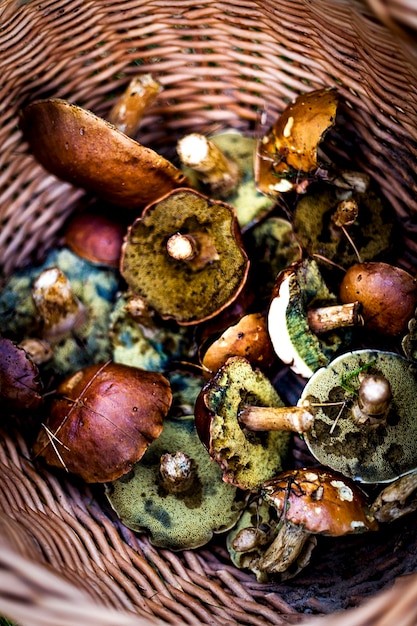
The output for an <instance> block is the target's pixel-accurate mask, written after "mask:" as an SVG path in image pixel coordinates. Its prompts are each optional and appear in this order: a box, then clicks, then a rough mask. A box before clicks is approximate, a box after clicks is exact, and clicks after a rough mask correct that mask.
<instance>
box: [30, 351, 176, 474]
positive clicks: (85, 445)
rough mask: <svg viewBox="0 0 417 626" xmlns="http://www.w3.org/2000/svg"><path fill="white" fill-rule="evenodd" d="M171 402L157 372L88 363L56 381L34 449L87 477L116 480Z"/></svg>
mask: <svg viewBox="0 0 417 626" xmlns="http://www.w3.org/2000/svg"><path fill="white" fill-rule="evenodd" d="M171 402H172V393H171V389H170V385H169V382H168V381H167V380H166V379H165V378H164V377H163V376H162V375H161V374H159V373H157V372H150V371H146V370H141V369H139V368H135V367H131V366H128V365H122V364H120V363H112V362H108V363H105V364H104V365H103V364H96V365H91V366H88V367H86V368H84V369H82V370H79V371H78V372H76V373H74V374H72V375H71V376H69V377H68V378H66V379H65V380H64V381H63V382H62V383H61V384H60V385H59V387H58V389H57V392H56V397H55V398H54V400H53V401H52V405H51V409H50V414H49V418H48V420H47V423H46V425H45V427H44V428H43V429H42V430H41V431H40V433H39V435H38V438H37V440H36V442H35V444H34V447H33V452H34V454H35V455H36V456H40V457H42V458H44V460H45V461H46V463H47V464H49V465H52V466H55V467H64V468H66V469H67V471H69V472H71V473H74V474H77V475H78V476H81V478H83V479H84V480H85V481H86V482H90V483H92V482H108V481H111V480H116V478H119V477H120V476H122V475H123V474H125V473H127V472H128V471H130V470H131V469H132V467H133V464H134V463H136V461H138V460H139V459H140V458H141V457H142V456H143V454H144V453H145V451H146V449H147V447H148V445H149V444H150V443H151V442H152V441H153V440H154V439H156V438H157V437H158V436H159V435H160V433H161V431H162V427H163V420H164V417H165V416H166V414H167V413H168V410H169V408H170V406H171ZM48 435H49V436H48Z"/></svg>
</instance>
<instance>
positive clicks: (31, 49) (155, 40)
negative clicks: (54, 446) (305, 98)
mask: <svg viewBox="0 0 417 626" xmlns="http://www.w3.org/2000/svg"><path fill="white" fill-rule="evenodd" d="M0 26H1V27H0V65H1V76H2V79H1V81H0V89H1V100H0V102H1V105H0V115H1V123H0V137H1V143H0V145H1V168H0V216H1V230H0V247H1V251H2V265H3V272H4V275H5V276H7V275H9V274H10V273H12V272H13V270H14V269H15V268H17V267H20V266H22V265H24V264H25V263H27V262H28V261H31V260H34V259H36V258H39V257H40V256H41V255H42V254H43V253H44V251H45V250H47V249H48V247H50V246H51V245H52V244H53V243H54V242H55V241H56V239H57V237H58V235H59V231H60V229H61V227H62V225H63V224H64V222H65V220H66V219H67V218H68V216H69V215H70V214H71V213H72V212H73V211H74V210H75V209H76V208H78V207H79V206H80V203H82V202H84V199H85V198H84V193H83V192H82V191H81V190H79V189H75V188H73V187H71V186H70V185H69V184H66V183H63V182H61V181H58V180H57V179H56V178H54V177H53V176H52V175H49V174H47V173H46V172H45V171H44V170H43V169H42V168H41V167H40V166H39V165H38V164H37V163H36V162H35V161H34V159H33V158H32V157H31V155H30V153H29V151H28V149H27V146H26V144H25V143H24V142H23V141H22V137H21V134H20V131H19V128H18V117H17V116H18V111H19V109H20V108H21V107H22V106H23V105H24V104H25V103H27V102H29V101H32V100H34V99H36V98H41V97H47V96H56V97H62V98H66V99H68V100H71V101H73V102H76V103H77V104H80V105H82V106H85V107H87V108H89V109H92V110H93V111H95V112H96V113H97V114H99V115H102V116H103V117H105V116H106V113H107V112H108V110H109V107H110V102H111V97H112V96H114V95H115V94H117V93H119V92H121V91H122V90H123V88H124V87H125V86H126V84H127V82H128V81H129V79H130V78H131V77H133V76H134V75H135V74H136V73H137V72H138V69H139V70H140V71H141V72H142V71H143V72H152V73H153V74H154V75H156V76H157V77H158V79H159V80H160V82H161V83H162V85H163V87H164V89H163V91H162V92H161V94H160V95H159V96H158V99H157V101H156V102H155V104H154V105H153V106H152V107H151V109H150V110H149V111H148V113H147V115H146V118H145V119H144V121H143V124H142V127H141V130H140V141H141V142H142V143H144V144H145V145H151V146H153V147H155V148H156V149H158V148H160V149H163V150H167V151H168V152H167V153H168V154H169V150H170V147H171V148H172V146H175V142H176V140H177V139H178V137H179V136H180V135H181V134H182V133H183V132H184V131H189V130H200V131H202V132H212V131H215V130H218V129H221V128H225V127H228V128H230V127H233V128H238V129H243V130H245V131H246V132H251V133H253V132H256V124H257V119H258V115H259V111H261V110H263V109H265V108H266V110H267V111H268V112H269V113H270V115H271V116H272V117H273V116H274V115H275V114H277V113H278V112H279V111H281V110H282V109H283V108H284V107H285V105H286V104H287V103H288V102H289V101H290V100H292V99H293V98H294V97H295V96H296V95H297V94H298V93H300V92H305V91H309V90H312V89H316V88H320V87H323V86H335V87H337V89H338V91H339V93H340V94H341V98H342V103H343V104H342V106H343V111H344V115H345V118H346V128H347V129H348V133H347V136H348V137H349V141H348V142H347V141H346V140H345V142H344V140H343V139H341V143H340V145H339V146H337V150H338V151H339V152H340V154H341V155H344V156H348V157H352V158H353V160H354V162H355V163H356V164H357V165H358V166H360V167H361V168H363V169H364V170H365V171H367V172H369V173H370V174H371V176H372V177H373V178H374V179H375V181H376V182H377V183H378V184H379V185H380V187H381V189H382V192H383V193H384V195H385V196H386V198H387V200H388V201H389V202H390V203H391V205H392V206H393V207H394V209H395V211H396V212H397V215H398V218H399V222H400V225H401V228H402V235H401V236H402V237H403V240H404V243H403V246H402V248H401V249H402V250H403V255H402V257H401V258H400V259H398V261H399V262H400V263H401V264H402V265H403V266H404V267H410V268H411V267H415V259H416V253H417V235H416V226H417V222H416V215H417V199H416V189H417V161H416V153H417V95H416V89H415V85H416V77H417V60H416V57H415V53H414V48H413V37H414V36H415V32H416V27H417V13H416V9H415V5H414V3H413V2H412V0H408V2H407V1H406V0H369V4H368V5H367V4H364V3H363V2H361V1H360V0H314V2H312V1H311V0H241V1H240V2H234V1H233V0H230V1H229V0H225V1H224V2H221V1H220V2H219V1H217V0H216V1H214V0H206V1H205V2H202V3H197V4H196V3H195V1H194V0H176V2H168V1H167V0H139V1H138V0H127V1H117V0H116V1H115V0H112V1H111V2H110V0H42V1H39V2H34V1H32V0H3V1H2V2H0ZM345 137H346V135H345ZM167 138H168V139H167ZM0 472H1V480H0V502H1V512H0V527H1V532H0V548H1V549H0V614H1V615H5V616H7V617H9V618H10V619H13V620H15V621H16V622H18V623H19V624H20V625H21V626H24V625H27V626H47V625H51V626H76V624H79V623H80V622H84V623H88V624H90V625H91V626H105V625H106V624H118V626H130V625H131V626H151V625H152V624H154V625H155V624H173V625H175V626H180V625H182V624H191V625H192V624H207V625H213V626H214V625H216V624H219V625H222V626H227V625H230V626H231V625H233V624H253V625H254V626H262V625H266V624H287V623H290V624H293V623H297V624H299V623H301V624H306V625H307V624H309V625H313V624H316V623H317V622H318V623H320V624H323V625H324V624H332V625H337V626H344V625H346V626H347V625H352V624H355V626H361V625H362V626H365V625H367V626H371V625H372V626H376V625H378V626H391V625H392V624H398V625H400V624H401V626H406V625H410V626H411V625H412V624H416V623H417V574H413V573H412V572H413V571H415V570H417V537H416V533H415V530H414V529H415V522H416V517H415V516H414V515H411V516H409V517H408V518H407V519H405V521H404V520H402V521H401V523H398V524H397V523H394V524H392V525H390V528H389V529H388V530H383V531H381V532H380V533H376V534H375V536H372V537H369V536H367V537H366V539H365V538H364V536H362V535H361V536H355V537H351V538H347V539H344V540H342V541H340V542H337V545H335V542H332V541H331V540H329V541H326V540H324V541H323V543H322V544H321V549H320V550H319V551H318V552H317V556H314V559H313V561H314V562H313V563H312V565H311V567H309V568H307V570H306V571H305V573H301V574H300V575H299V576H298V577H297V578H295V579H294V580H293V581H287V582H285V583H282V584H268V585H266V584H260V583H257V582H256V581H255V580H254V578H253V576H251V575H250V574H248V573H246V572H242V571H238V570H236V568H234V567H232V566H231V564H230V562H229V561H228V558H227V555H226V554H225V550H224V547H222V544H221V542H215V541H213V542H212V543H210V544H209V545H208V546H205V547H204V548H201V549H199V550H195V551H187V552H184V553H172V552H169V551H168V550H160V549H156V548H155V547H153V546H152V545H151V544H150V543H149V541H148V540H147V539H146V538H145V537H144V536H141V535H135V534H134V533H133V532H131V531H129V530H127V529H126V528H125V527H123V526H122V525H121V524H120V523H119V522H118V521H117V520H116V519H114V516H113V515H112V514H111V513H110V512H109V511H108V510H107V509H106V507H105V506H101V502H100V498H98V497H97V495H96V494H95V493H93V492H92V491H90V489H88V488H87V487H85V486H84V485H81V484H79V482H78V481H75V480H70V479H69V478H68V479H66V478H65V477H62V476H58V475H57V474H54V473H49V472H48V471H45V470H43V469H41V468H39V467H35V466H34V465H33V463H32V462H31V460H30V454H29V452H28V450H27V447H26V444H25V442H24V440H23V439H22V438H20V437H18V436H13V437H11V436H10V435H6V434H5V435H4V436H3V437H2V441H1V447H0ZM311 614H316V616H314V615H311ZM325 614H329V615H328V616H327V617H326V616H325Z"/></svg>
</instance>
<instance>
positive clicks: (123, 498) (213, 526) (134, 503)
mask: <svg viewBox="0 0 417 626" xmlns="http://www.w3.org/2000/svg"><path fill="white" fill-rule="evenodd" d="M178 451H181V452H185V453H186V454H188V456H189V457H190V458H191V459H192V460H193V466H194V469H195V472H196V475H195V480H194V482H193V484H192V486H191V488H190V489H187V491H186V492H185V493H183V494H181V493H179V494H178V493H177V494H175V493H169V492H168V491H167V490H166V488H165V487H164V486H163V484H162V481H161V477H160V472H159V467H160V458H161V455H163V454H165V453H170V454H175V453H176V452H178ZM107 497H108V499H109V501H110V503H111V505H112V506H113V508H114V509H115V511H116V513H117V514H118V516H119V517H120V519H121V520H122V522H123V523H124V524H125V525H126V526H128V527H129V528H132V529H133V530H135V531H138V532H145V533H147V534H148V535H149V538H150V541H151V542H152V543H153V544H154V545H156V546H159V547H164V548H169V549H170V550H187V549H190V548H197V547H199V546H202V545H204V544H206V543H207V542H208V541H210V539H211V538H212V536H213V533H221V532H225V531H227V530H229V529H230V528H232V527H233V526H234V524H235V523H236V522H237V520H238V518H239V517H240V514H241V510H242V508H243V506H244V498H243V497H242V495H241V494H240V493H239V491H238V490H237V489H236V488H235V487H233V486H232V485H228V484H226V483H225V482H223V480H222V473H221V470H220V468H219V466H218V465H217V463H214V462H213V461H212V460H211V459H210V456H209V454H208V453H207V451H206V449H205V448H204V446H203V445H202V443H201V441H200V439H199V437H198V435H197V433H196V430H195V427H194V418H193V417H184V418H183V419H181V420H177V421H169V420H167V421H166V422H165V425H164V429H163V431H162V434H161V435H160V437H159V438H158V439H156V441H154V442H153V443H152V444H151V445H150V446H149V448H148V450H147V451H146V453H145V455H144V457H143V458H142V460H141V461H140V462H139V463H137V464H136V465H135V466H134V468H133V470H132V471H131V472H130V473H129V474H127V475H126V476H124V477H123V478H120V479H119V480H117V481H115V482H114V483H111V484H110V485H108V487H107Z"/></svg>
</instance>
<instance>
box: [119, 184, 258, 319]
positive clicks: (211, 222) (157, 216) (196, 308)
mask: <svg viewBox="0 0 417 626" xmlns="http://www.w3.org/2000/svg"><path fill="white" fill-rule="evenodd" d="M235 228H236V220H235V217H234V214H233V212H232V209H231V208H230V207H228V206H227V205H225V204H223V203H215V202H212V201H210V200H209V199H208V198H205V196H202V195H200V194H196V193H195V192H192V191H191V190H180V191H178V192H176V193H174V194H172V195H170V196H168V197H166V198H165V199H162V200H161V201H160V202H158V203H157V204H155V205H153V206H152V207H150V209H149V210H148V211H146V213H145V214H144V215H143V217H142V218H140V219H139V220H137V221H136V222H135V223H134V224H133V225H132V227H131V230H130V233H129V235H128V238H127V242H126V244H125V250H124V259H123V263H122V274H123V276H124V278H125V280H126V281H127V283H128V285H129V287H130V289H131V290H132V292H133V293H135V294H138V295H141V296H142V297H143V298H144V299H145V300H146V302H147V303H148V305H149V306H150V307H151V308H153V309H155V310H156V311H157V313H159V315H160V316H161V317H163V318H173V319H175V320H176V321H177V322H179V323H185V324H187V323H191V324H192V323H196V322H198V321H200V320H202V319H205V318H207V317H210V316H212V315H214V314H215V313H216V312H217V311H219V310H220V309H222V308H223V307H224V306H225V305H226V304H228V303H229V302H230V301H231V300H233V298H234V297H235V295H236V294H237V293H238V291H239V290H240V287H241V285H242V282H243V281H244V279H245V276H246V271H247V257H246V255H245V253H244V252H243V251H242V249H241V248H240V246H239V245H238V243H237V242H236V238H235V233H234V229H235ZM176 233H181V234H186V235H189V234H191V235H192V234H193V233H197V234H199V235H204V236H208V237H209V238H210V239H211V241H212V244H213V245H214V247H215V249H216V251H217V254H218V259H217V260H213V261H210V262H208V263H207V264H206V265H205V266H204V267H202V268H201V269H193V267H191V266H190V264H189V263H187V262H186V261H178V260H175V259H173V258H172V257H170V256H169V254H168V253H167V250H166V244H167V241H168V239H169V237H171V236H172V235H174V234H176Z"/></svg>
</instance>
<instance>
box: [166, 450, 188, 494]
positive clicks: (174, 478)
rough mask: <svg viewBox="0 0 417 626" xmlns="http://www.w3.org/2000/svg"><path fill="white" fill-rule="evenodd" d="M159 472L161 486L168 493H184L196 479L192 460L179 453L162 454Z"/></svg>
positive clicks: (183, 453)
mask: <svg viewBox="0 0 417 626" xmlns="http://www.w3.org/2000/svg"><path fill="white" fill-rule="evenodd" d="M159 471H160V474H161V478H162V485H163V486H164V487H165V489H166V490H167V491H168V492H169V493H184V492H186V491H188V490H189V489H190V488H191V487H192V485H193V483H194V480H195V477H196V471H195V468H194V467H193V462H192V459H191V458H190V457H189V456H188V454H185V452H180V451H179V452H176V453H175V454H170V453H166V454H163V455H162V456H161V461H160V466H159Z"/></svg>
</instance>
